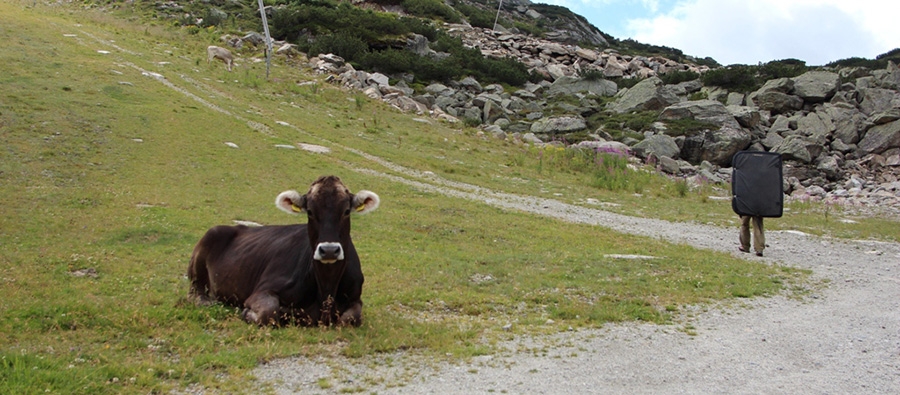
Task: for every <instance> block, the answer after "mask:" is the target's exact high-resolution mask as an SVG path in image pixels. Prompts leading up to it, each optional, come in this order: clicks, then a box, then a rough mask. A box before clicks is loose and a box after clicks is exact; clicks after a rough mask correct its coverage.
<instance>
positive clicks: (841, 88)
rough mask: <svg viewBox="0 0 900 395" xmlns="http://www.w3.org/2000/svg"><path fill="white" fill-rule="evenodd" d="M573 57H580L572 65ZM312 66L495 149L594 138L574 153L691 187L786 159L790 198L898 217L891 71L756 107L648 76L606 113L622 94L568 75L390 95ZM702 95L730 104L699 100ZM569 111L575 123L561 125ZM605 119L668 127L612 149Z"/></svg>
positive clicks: (765, 99) (811, 76)
mask: <svg viewBox="0 0 900 395" xmlns="http://www.w3.org/2000/svg"><path fill="white" fill-rule="evenodd" d="M546 49H547V51H548V53H550V54H556V55H558V54H559V53H561V52H566V53H569V52H567V51H568V49H567V47H566V46H564V45H561V44H557V45H554V46H547V47H546ZM572 54H575V51H574V50H573V51H572V52H571V53H569V55H566V56H572ZM577 56H579V57H588V58H590V57H593V56H592V55H590V54H583V55H577ZM597 56H598V57H597V59H601V58H602V55H599V54H598V55H597ZM310 62H311V63H310V64H311V66H312V67H313V68H314V69H316V70H317V71H319V72H322V73H328V74H331V77H329V79H330V80H333V81H334V82H335V83H339V84H341V85H344V86H346V87H348V88H352V89H358V90H361V91H363V92H366V95H368V96H369V97H372V98H377V99H381V100H384V101H386V102H388V103H390V104H391V105H393V106H394V107H396V108H397V109H399V110H401V111H407V112H414V113H417V114H423V115H424V114H431V115H432V116H433V117H435V118H438V119H442V120H445V121H448V122H458V121H459V120H465V121H466V122H467V123H468V122H472V123H478V124H481V125H482V128H483V129H484V131H485V134H486V135H488V136H493V137H495V138H500V139H515V140H518V141H521V142H523V143H527V144H545V143H549V142H552V143H554V144H559V143H560V142H562V141H567V139H566V137H565V136H566V135H567V134H570V133H581V134H582V135H585V134H586V135H590V136H593V137H592V138H593V141H591V140H589V141H583V142H580V143H578V144H576V145H575V146H573V148H574V147H577V148H579V149H600V148H597V147H599V146H603V147H611V146H613V145H615V147H616V148H615V150H616V151H617V152H623V151H627V152H629V153H632V154H634V155H636V156H637V157H638V158H641V159H643V160H645V161H647V162H648V163H652V164H654V165H655V166H656V167H657V168H658V169H659V170H660V171H663V172H665V173H667V174H671V175H674V176H679V177H688V178H690V179H691V180H693V181H692V182H700V181H698V180H703V181H704V182H727V181H728V180H729V177H730V169H729V167H730V161H731V157H732V156H733V155H734V154H735V153H736V152H738V151H740V150H745V149H750V150H764V151H772V152H778V153H780V154H781V155H782V157H783V158H784V160H785V185H786V189H785V191H786V193H788V194H789V195H790V196H791V197H792V198H797V199H831V200H836V201H840V202H845V203H847V204H851V205H863V204H865V205H873V204H876V205H878V204H881V205H887V206H888V207H895V208H900V181H898V179H900V92H898V90H897V89H898V88H897V86H898V81H900V70H898V68H897V67H896V66H894V65H893V64H891V65H889V67H888V68H887V69H885V70H873V71H863V70H853V71H852V74H853V75H855V76H857V78H856V80H855V81H854V82H848V83H843V84H840V78H839V76H840V75H843V74H842V73H844V74H848V73H850V72H849V71H844V70H838V71H836V72H833V71H812V72H808V73H806V74H803V75H801V76H798V77H795V78H783V79H778V80H772V81H769V82H768V83H766V84H765V85H764V86H763V87H762V88H760V89H759V90H757V91H756V92H751V93H750V94H747V95H743V94H739V93H735V92H727V91H723V90H721V88H715V87H703V86H702V84H700V83H699V81H690V82H686V83H681V84H677V85H666V84H664V83H663V82H662V80H661V79H660V78H657V77H654V76H650V77H647V78H645V79H643V80H642V81H641V82H639V83H638V84H636V85H634V86H633V87H631V88H629V89H621V90H618V91H617V92H615V95H614V97H613V101H612V102H611V103H610V104H609V105H608V107H606V108H601V107H600V106H599V104H598V103H597V102H596V101H594V100H592V99H591V97H599V96H610V95H611V94H612V93H613V92H614V85H615V84H612V83H611V82H610V81H606V80H593V81H588V80H584V79H580V78H578V77H576V76H574V75H571V76H570V75H560V76H557V77H555V78H554V77H551V78H549V79H548V80H545V81H543V82H541V83H539V84H531V83H529V84H526V85H525V86H524V87H522V88H516V89H511V92H508V91H507V90H506V89H505V88H504V87H503V86H500V85H496V84H492V85H486V86H482V85H481V84H480V83H479V82H478V81H476V80H474V79H472V78H464V79H462V80H460V81H454V82H452V83H450V84H447V85H445V84H438V83H435V84H431V85H428V86H427V87H425V89H423V90H422V91H421V92H414V91H413V90H412V89H410V88H409V87H408V86H406V84H405V82H403V81H402V80H401V81H400V82H398V83H397V84H396V85H394V86H391V85H390V84H389V83H388V82H389V79H388V78H387V77H386V76H383V75H380V74H378V73H374V74H370V73H367V72H363V71H357V70H353V68H352V66H350V65H349V64H346V63H345V62H343V60H342V59H340V58H338V57H335V56H333V55H324V56H321V57H318V58H313V59H311V60H310ZM626 69H627V66H626ZM576 74H577V73H576ZM551 80H552V81H551ZM701 90H702V91H705V92H707V93H714V94H713V95H711V96H713V97H716V98H719V99H720V100H721V101H720V100H696V101H691V100H689V96H690V95H691V94H692V93H694V92H698V91H701ZM556 96H570V97H574V98H576V100H575V102H578V103H580V104H565V103H572V101H571V100H566V101H564V102H563V104H559V103H557V104H555V105H554V106H555V109H553V110H552V111H551V109H550V108H549V107H548V99H549V98H552V97H556ZM725 103H728V104H729V105H727V106H726V105H725ZM560 109H562V110H563V111H564V112H567V113H568V114H559V110H560ZM603 110H609V111H613V112H618V113H629V112H633V111H658V112H659V117H658V120H659V121H660V122H659V123H658V124H657V125H655V126H654V127H653V128H651V130H644V131H635V132H642V133H643V134H644V138H643V140H635V139H623V140H622V141H618V142H616V141H608V140H609V139H610V138H611V137H610V136H608V135H605V134H604V133H603V132H602V130H597V131H592V130H589V129H588V125H587V122H586V120H585V116H586V115H584V114H591V113H595V112H598V111H603ZM545 113H547V114H549V113H553V115H552V116H549V115H547V116H545V115H544V114H545ZM681 119H692V120H695V121H700V122H703V123H705V124H708V125H709V127H708V128H705V129H703V130H700V131H697V132H692V133H689V134H687V135H684V136H669V135H667V134H666V133H667V132H668V131H667V129H666V127H665V123H666V122H671V121H675V120H681ZM604 137H605V138H604ZM604 149H610V148H604Z"/></svg>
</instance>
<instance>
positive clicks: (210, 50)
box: [206, 45, 234, 71]
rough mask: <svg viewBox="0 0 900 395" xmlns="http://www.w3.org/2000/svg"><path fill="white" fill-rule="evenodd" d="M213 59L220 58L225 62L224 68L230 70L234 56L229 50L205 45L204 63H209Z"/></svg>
mask: <svg viewBox="0 0 900 395" xmlns="http://www.w3.org/2000/svg"><path fill="white" fill-rule="evenodd" d="M213 59H219V60H221V61H222V62H224V63H225V69H227V70H228V71H231V65H233V64H234V56H232V55H231V51H229V50H227V49H225V48H222V47H217V46H215V45H210V46H208V47H206V64H207V65H209V63H210V62H212V60H213Z"/></svg>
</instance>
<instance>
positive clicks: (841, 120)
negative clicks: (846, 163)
mask: <svg viewBox="0 0 900 395" xmlns="http://www.w3.org/2000/svg"><path fill="white" fill-rule="evenodd" d="M824 108H825V113H826V114H828V116H829V117H830V118H831V123H832V124H833V125H834V139H835V140H840V141H842V142H843V143H845V144H856V143H857V142H858V141H859V130H860V129H859V128H860V125H861V124H862V121H863V120H865V115H864V114H863V113H862V112H860V111H859V110H858V109H857V108H856V107H854V106H851V105H849V104H843V103H839V104H826V105H825V107H824ZM819 115H821V113H820V114H819Z"/></svg>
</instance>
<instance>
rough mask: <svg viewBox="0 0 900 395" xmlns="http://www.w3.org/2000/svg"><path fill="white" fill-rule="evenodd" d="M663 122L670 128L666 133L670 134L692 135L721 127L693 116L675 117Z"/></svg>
mask: <svg viewBox="0 0 900 395" xmlns="http://www.w3.org/2000/svg"><path fill="white" fill-rule="evenodd" d="M663 123H665V124H666V128H667V129H668V131H667V132H666V134H667V135H669V136H692V135H694V134H697V133H698V132H702V131H704V130H717V129H719V127H718V126H716V125H715V124H712V123H709V122H704V121H698V120H696V119H693V118H683V119H675V120H671V121H663Z"/></svg>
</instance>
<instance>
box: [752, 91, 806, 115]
mask: <svg viewBox="0 0 900 395" xmlns="http://www.w3.org/2000/svg"><path fill="white" fill-rule="evenodd" d="M753 101H754V103H756V106H757V107H759V109H760V110H765V111H770V112H771V113H772V114H784V113H787V112H791V111H797V110H799V109H801V108H803V99H801V98H800V97H799V96H794V95H789V94H787V93H782V92H777V91H768V92H763V93H760V94H757V95H756V96H754V97H753Z"/></svg>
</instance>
